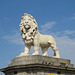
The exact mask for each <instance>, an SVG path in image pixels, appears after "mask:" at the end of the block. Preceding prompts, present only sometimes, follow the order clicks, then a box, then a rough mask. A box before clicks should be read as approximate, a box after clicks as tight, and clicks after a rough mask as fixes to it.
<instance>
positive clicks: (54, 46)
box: [51, 44, 60, 58]
mask: <svg viewBox="0 0 75 75" xmlns="http://www.w3.org/2000/svg"><path fill="white" fill-rule="evenodd" d="M51 48H52V49H53V51H54V56H53V57H55V58H60V55H59V51H58V50H57V47H56V44H51Z"/></svg>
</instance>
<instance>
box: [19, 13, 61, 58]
mask: <svg viewBox="0 0 75 75" xmlns="http://www.w3.org/2000/svg"><path fill="white" fill-rule="evenodd" d="M20 31H22V34H21V35H22V38H23V41H24V42H25V51H24V52H23V53H21V54H20V55H19V56H25V55H29V51H30V48H31V46H34V53H33V54H32V55H39V47H41V49H42V53H43V54H42V55H43V56H48V54H47V49H48V48H49V47H51V48H52V49H53V51H54V56H53V57H55V58H60V56H59V51H58V50H57V47H56V42H55V40H54V38H53V37H52V36H51V35H42V34H40V33H39V31H38V26H37V23H36V20H35V19H34V17H33V16H31V15H29V14H24V16H22V19H21V23H20Z"/></svg>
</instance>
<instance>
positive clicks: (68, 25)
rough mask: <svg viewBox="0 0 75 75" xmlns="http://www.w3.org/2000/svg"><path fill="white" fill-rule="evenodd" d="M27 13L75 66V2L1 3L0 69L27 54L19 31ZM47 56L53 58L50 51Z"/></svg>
mask: <svg viewBox="0 0 75 75" xmlns="http://www.w3.org/2000/svg"><path fill="white" fill-rule="evenodd" d="M24 13H28V14H31V15H32V16H33V17H34V18H35V19H36V21H37V23H38V28H39V32H40V33H41V34H45V35H52V36H53V37H54V38H55V40H56V43H57V47H58V50H59V52H60V57H61V58H64V59H70V60H71V63H72V64H75V0H0V68H4V67H7V66H8V64H9V63H10V61H11V60H12V59H14V58H15V57H16V56H18V55H19V54H20V53H21V52H23V51H24V43H23V41H22V39H21V35H20V34H21V32H20V30H19V24H20V22H21V17H22V16H23V15H24ZM32 52H33V47H32V48H31V51H30V54H32ZM48 53H49V56H53V51H52V50H51V48H49V50H48ZM40 54H41V50H40ZM0 74H1V75H3V74H2V73H0Z"/></svg>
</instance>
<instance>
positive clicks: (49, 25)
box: [40, 21, 56, 33]
mask: <svg viewBox="0 0 75 75" xmlns="http://www.w3.org/2000/svg"><path fill="white" fill-rule="evenodd" d="M55 24H56V22H55V21H52V22H48V23H46V24H44V25H41V26H40V28H41V29H40V32H41V33H48V30H49V29H51V28H52V27H53V26H54V25H55Z"/></svg>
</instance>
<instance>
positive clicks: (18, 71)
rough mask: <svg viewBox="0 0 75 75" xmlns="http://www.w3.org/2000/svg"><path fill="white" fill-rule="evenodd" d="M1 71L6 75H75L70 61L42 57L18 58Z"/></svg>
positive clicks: (74, 69)
mask: <svg viewBox="0 0 75 75" xmlns="http://www.w3.org/2000/svg"><path fill="white" fill-rule="evenodd" d="M0 71H2V72H4V73H5V75H75V68H74V65H73V64H71V63H70V60H66V59H59V58H53V57H46V56H40V55H29V56H22V57H17V58H15V59H13V60H12V61H11V64H9V65H8V67H6V68H3V69H0Z"/></svg>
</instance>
